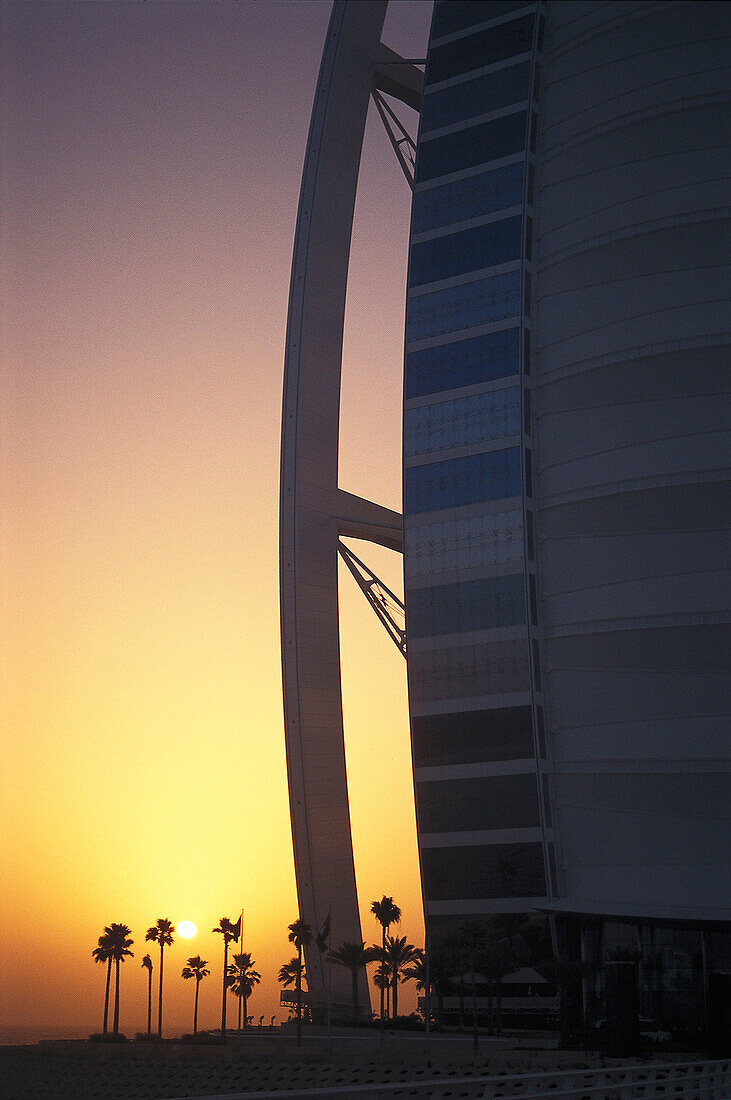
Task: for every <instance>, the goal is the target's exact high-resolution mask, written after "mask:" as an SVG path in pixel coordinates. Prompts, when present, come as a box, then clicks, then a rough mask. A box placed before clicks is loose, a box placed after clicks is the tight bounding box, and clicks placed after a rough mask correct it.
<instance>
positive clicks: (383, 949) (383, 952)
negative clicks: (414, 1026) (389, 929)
mask: <svg viewBox="0 0 731 1100" xmlns="http://www.w3.org/2000/svg"><path fill="white" fill-rule="evenodd" d="M381 932H382V935H381V957H382V959H383V961H385V958H386V925H385V924H383V925H381ZM384 993H385V989H384V988H383V986H381V1030H383V1028H384V1026H385V1023H386V1020H385V1016H384V1014H383V995H384Z"/></svg>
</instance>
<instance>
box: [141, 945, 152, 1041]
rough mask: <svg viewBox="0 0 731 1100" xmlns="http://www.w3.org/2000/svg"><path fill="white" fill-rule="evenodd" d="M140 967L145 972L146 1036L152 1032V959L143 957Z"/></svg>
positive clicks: (147, 956) (146, 956)
mask: <svg viewBox="0 0 731 1100" xmlns="http://www.w3.org/2000/svg"><path fill="white" fill-rule="evenodd" d="M142 966H143V967H144V968H145V970H146V971H147V1034H148V1035H149V1034H150V1032H151V1030H152V959H151V958H150V956H149V955H145V957H144V959H143V960H142Z"/></svg>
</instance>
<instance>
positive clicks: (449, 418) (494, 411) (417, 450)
mask: <svg viewBox="0 0 731 1100" xmlns="http://www.w3.org/2000/svg"><path fill="white" fill-rule="evenodd" d="M519 431H520V390H519V388H518V387H517V386H510V387H509V388H507V389H504V390H493V391H492V392H490V393H479V394H473V395H472V396H470V397H460V398H457V399H456V400H454V401H440V402H439V403H438V404H436V405H423V406H421V408H418V409H407V410H406V411H405V413H404V454H405V455H406V456H407V457H410V456H412V455H418V454H429V453H431V452H432V451H440V450H444V449H445V448H447V447H459V446H464V445H465V444H468V443H482V442H483V441H485V440H489V439H499V438H501V437H502V436H508V435H515V434H517V433H518V432H519Z"/></svg>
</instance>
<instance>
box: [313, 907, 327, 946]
mask: <svg viewBox="0 0 731 1100" xmlns="http://www.w3.org/2000/svg"><path fill="white" fill-rule="evenodd" d="M315 943H316V944H317V946H318V948H319V950H320V951H322V952H325V951H327V949H328V947H329V946H330V914H329V913H328V915H327V916H326V917H325V922H324V924H323V926H322V928H321V929H320V931H319V932H318V933H317V936H316V937H315Z"/></svg>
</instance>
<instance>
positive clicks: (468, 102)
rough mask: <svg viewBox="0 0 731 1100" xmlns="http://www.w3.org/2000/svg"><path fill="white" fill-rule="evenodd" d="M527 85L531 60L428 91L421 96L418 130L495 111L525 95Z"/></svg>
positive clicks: (434, 127) (447, 124)
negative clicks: (421, 105) (437, 89)
mask: <svg viewBox="0 0 731 1100" xmlns="http://www.w3.org/2000/svg"><path fill="white" fill-rule="evenodd" d="M529 88H530V61H522V62H521V63H520V64H519V65H510V66H508V68H507V69H498V70H497V72H494V73H485V74H484V75H483V76H478V77H476V78H475V79H473V80H463V81H462V83H461V84H453V85H452V86H451V88H442V89H441V91H437V92H429V91H428V90H427V94H426V95H425V96H424V105H423V107H422V109H421V121H420V133H421V134H422V135H425V134H427V133H428V132H429V131H430V130H438V129H440V128H441V127H442V126H451V125H452V123H454V122H463V121H465V120H466V119H468V118H475V117H476V116H477V115H485V114H487V113H488V111H498V110H499V109H500V108H501V107H509V106H510V104H511V103H517V102H519V101H522V100H526V99H528V92H529Z"/></svg>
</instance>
